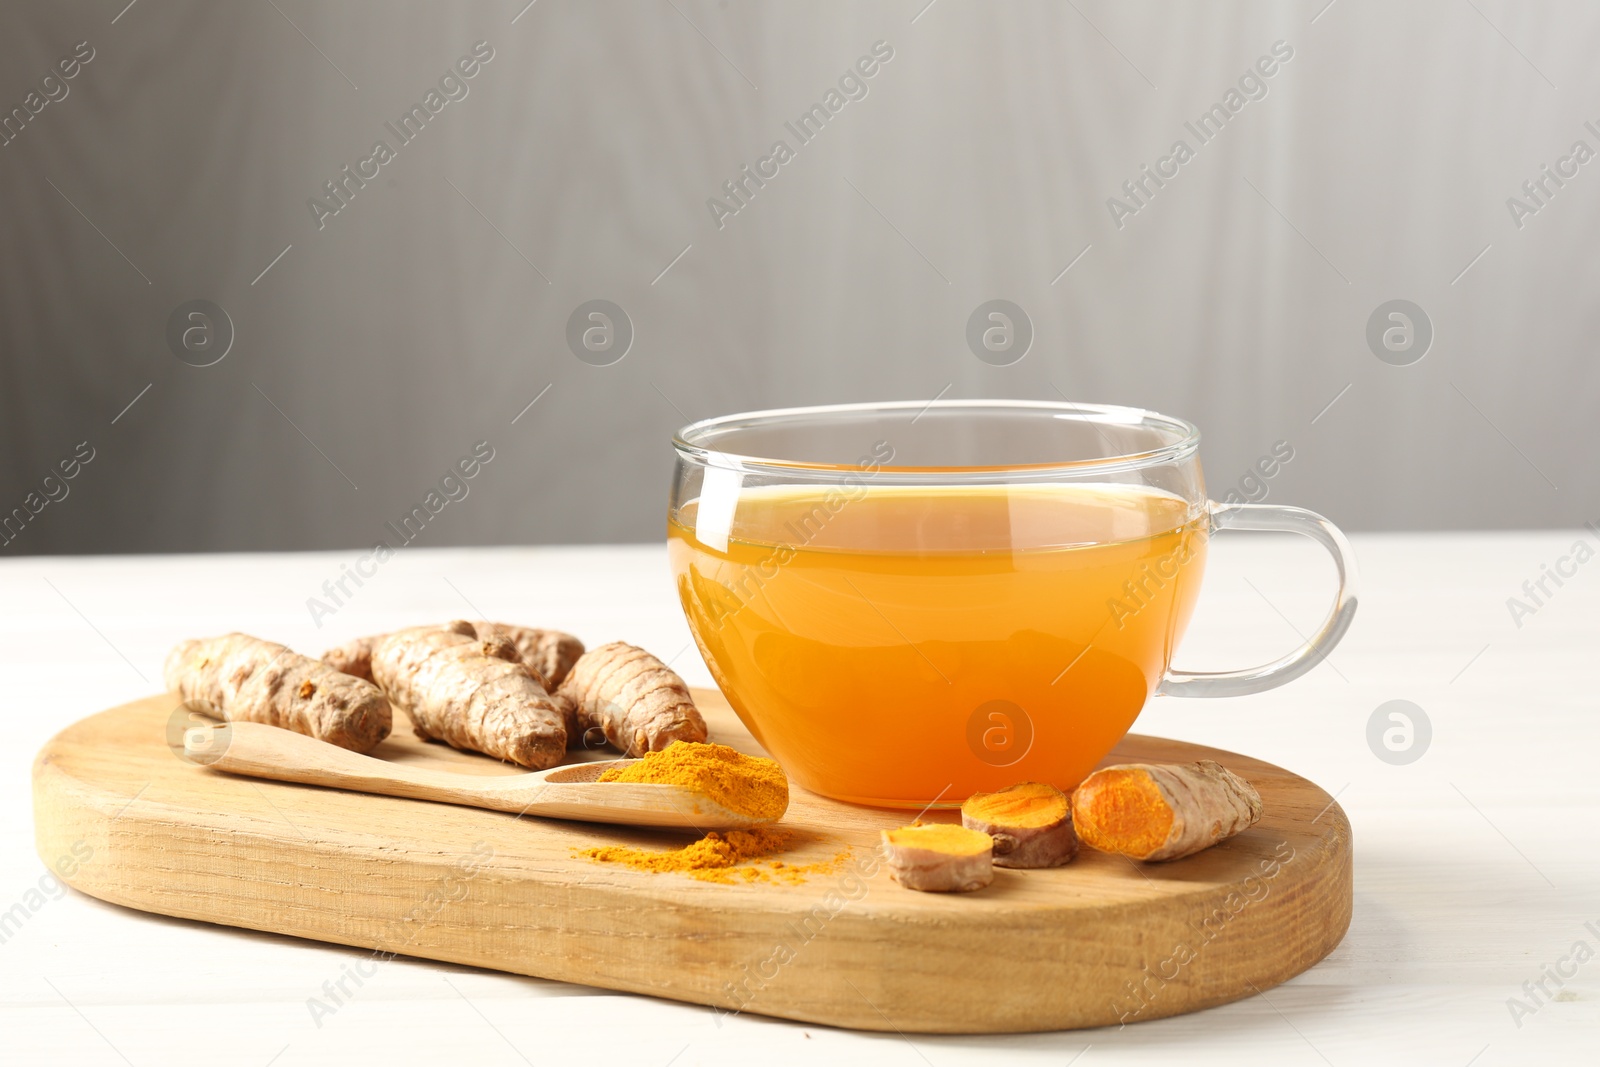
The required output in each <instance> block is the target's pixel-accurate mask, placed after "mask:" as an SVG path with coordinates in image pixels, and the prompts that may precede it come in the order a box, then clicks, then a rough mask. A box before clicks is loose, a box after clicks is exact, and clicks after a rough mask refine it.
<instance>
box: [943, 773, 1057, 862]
mask: <svg viewBox="0 0 1600 1067" xmlns="http://www.w3.org/2000/svg"><path fill="white" fill-rule="evenodd" d="M961 825H962V826H965V827H966V828H967V829H969V830H981V831H982V832H984V833H986V834H988V835H989V836H990V837H991V838H993V839H994V864H995V866H996V867H1059V866H1060V865H1061V864H1063V863H1070V862H1071V861H1072V858H1073V857H1074V856H1076V855H1077V854H1078V834H1077V832H1076V831H1075V830H1074V829H1073V828H1072V809H1071V807H1070V805H1069V804H1068V802H1067V795H1066V794H1065V793H1063V792H1062V791H1061V790H1059V789H1057V788H1056V787H1055V786H1053V785H1044V784H1042V783H1040V782H1022V783H1019V784H1018V785H1014V786H1012V787H1010V788H1009V789H1002V790H1000V791H999V792H998V793H974V794H973V795H972V796H970V797H968V798H967V802H966V803H965V804H962V805H961Z"/></svg>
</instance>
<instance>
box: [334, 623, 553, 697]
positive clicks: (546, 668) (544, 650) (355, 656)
mask: <svg viewBox="0 0 1600 1067" xmlns="http://www.w3.org/2000/svg"><path fill="white" fill-rule="evenodd" d="M459 626H465V627H466V629H465V631H462V630H460V629H459V628H458V624H457V623H449V624H447V627H448V628H455V629H457V632H464V633H465V635H466V636H468V637H477V638H478V639H479V640H487V639H488V638H489V637H490V636H492V635H493V634H495V633H500V634H504V635H505V636H506V637H507V638H508V639H510V641H511V643H512V645H514V646H515V648H516V653H517V654H516V658H517V659H519V660H521V661H522V663H523V664H525V665H526V666H528V667H530V668H532V669H533V670H535V671H537V672H538V674H539V678H540V679H541V681H542V682H543V684H544V687H545V689H546V690H547V691H549V692H554V691H555V688H556V686H558V685H560V684H561V682H562V681H563V680H564V679H565V678H566V676H567V672H568V671H570V670H571V669H572V665H573V664H574V663H576V662H577V661H578V657H579V656H581V655H583V642H582V641H580V640H578V639H577V638H576V637H573V636H572V635H571V634H569V633H562V632H561V631H560V630H539V629H535V628H534V627H531V626H517V625H515V624H513V623H507V622H463V623H459ZM388 636H389V635H388V634H374V635H372V636H371V637H358V638H356V639H355V640H354V641H347V642H346V643H344V644H342V645H339V646H338V647H336V648H330V649H328V651H326V652H324V653H323V654H322V661H323V662H324V663H326V664H328V666H330V667H332V668H334V669H335V670H339V671H343V672H344V673H345V674H349V675H354V676H355V677H357V678H365V679H366V680H367V681H369V682H370V681H372V650H373V649H374V648H376V647H377V645H378V642H380V641H382V640H383V639H384V638H386V637H388Z"/></svg>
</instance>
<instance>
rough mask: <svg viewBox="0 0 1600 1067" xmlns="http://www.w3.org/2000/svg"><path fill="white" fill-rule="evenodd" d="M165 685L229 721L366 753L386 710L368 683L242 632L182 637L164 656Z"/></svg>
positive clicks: (380, 734)
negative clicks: (280, 730)
mask: <svg viewBox="0 0 1600 1067" xmlns="http://www.w3.org/2000/svg"><path fill="white" fill-rule="evenodd" d="M164 674H165V676H166V683H167V688H168V689H170V690H172V691H173V692H176V693H178V694H180V695H181V696H182V697H183V699H184V702H185V703H186V704H188V705H189V706H191V707H193V708H195V709H197V710H200V711H204V712H206V713H208V714H212V715H215V716H217V717H218V718H222V719H225V720H227V721H228V722H264V723H266V724H268V725H269V726H281V727H283V728H284V729H285V730H293V731H294V732H296V733H301V734H307V735H309V736H311V737H315V738H317V739H318V740H321V741H327V742H328V743H329V744H334V745H338V746H339V747H340V748H348V749H350V750H351V751H353V752H370V751H372V749H373V748H374V747H375V746H376V745H377V744H378V742H379V741H382V740H383V739H384V738H385V737H388V736H389V728H390V725H391V722H392V718H393V713H392V712H391V711H390V710H389V701H388V700H386V699H385V698H384V695H383V694H382V693H381V692H379V690H378V687H377V686H375V685H373V684H372V683H371V682H365V681H362V680H361V679H359V678H352V677H350V676H349V675H346V674H341V673H340V672H338V671H336V670H334V669H333V668H332V667H329V666H328V665H327V664H325V663H323V662H321V661H320V660H314V659H311V658H310V657H309V656H302V655H300V654H299V653H297V652H293V651H291V650H290V649H288V648H286V647H285V646H283V645H280V644H277V643H276V642H273V641H263V640H261V639H260V638H259V637H251V636H250V635H249V634H239V633H234V634H225V635H223V636H222V637H212V638H206V639H201V640H194V641H184V642H182V643H180V644H179V645H177V646H176V647H175V648H173V650H172V652H171V653H169V654H168V656H167V662H166V665H165V668H164Z"/></svg>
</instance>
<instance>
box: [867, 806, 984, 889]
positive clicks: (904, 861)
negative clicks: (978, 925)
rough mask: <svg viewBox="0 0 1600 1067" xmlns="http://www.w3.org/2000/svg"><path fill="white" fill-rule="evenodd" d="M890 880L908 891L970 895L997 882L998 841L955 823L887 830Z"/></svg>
mask: <svg viewBox="0 0 1600 1067" xmlns="http://www.w3.org/2000/svg"><path fill="white" fill-rule="evenodd" d="M882 833H883V852H884V858H885V859H886V860H887V862H888V867H889V877H891V878H893V879H894V880H895V881H897V882H899V883H900V884H901V885H903V886H905V887H906V888H907V889H920V890H923V891H925V892H934V893H950V892H955V893H966V892H969V891H971V890H974V889H982V888H983V887H984V886H986V885H988V884H989V883H990V882H992V881H994V862H993V850H994V841H993V840H992V839H991V838H990V837H989V835H988V834H986V833H983V832H981V831H978V830H969V829H967V828H966V827H964V826H957V825H955V824H954V823H928V824H926V825H925V824H922V823H918V824H916V825H913V826H903V827H901V828H900V829H898V830H884V831H882Z"/></svg>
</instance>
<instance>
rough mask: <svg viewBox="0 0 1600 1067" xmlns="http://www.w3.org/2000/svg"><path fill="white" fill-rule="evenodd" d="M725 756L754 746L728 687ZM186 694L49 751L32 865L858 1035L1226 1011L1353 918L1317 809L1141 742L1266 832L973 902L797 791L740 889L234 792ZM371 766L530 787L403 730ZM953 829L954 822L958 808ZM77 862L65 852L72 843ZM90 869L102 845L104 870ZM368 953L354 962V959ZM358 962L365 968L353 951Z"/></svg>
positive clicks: (649, 836) (559, 847) (284, 928)
mask: <svg viewBox="0 0 1600 1067" xmlns="http://www.w3.org/2000/svg"><path fill="white" fill-rule="evenodd" d="M696 699H697V700H698V701H699V703H700V706H701V708H702V709H703V710H704V711H705V713H706V718H707V720H708V721H709V723H710V725H711V728H712V733H713V739H715V740H718V741H721V742H723V743H726V744H731V745H733V746H734V747H736V748H739V749H742V750H744V751H746V752H751V753H760V752H761V749H760V748H759V746H757V745H756V743H755V742H754V741H753V740H752V739H751V737H750V734H749V733H748V732H747V731H746V730H745V729H744V727H743V726H742V725H741V724H740V723H739V721H738V719H737V718H736V717H735V716H734V714H733V712H732V711H731V710H730V709H729V707H728V705H727V704H726V702H725V701H723V699H722V698H721V696H720V695H719V694H717V693H715V692H708V691H697V693H696ZM185 722H186V715H185V713H184V712H183V711H182V709H181V708H179V706H178V701H177V698H176V697H173V696H158V697H150V698H148V699H145V700H139V701H135V702H134V703H132V704H126V705H124V706H122V707H119V708H113V709H111V710H109V711H104V712H101V713H100V714H98V715H94V716H92V717H90V718H88V719H85V720H83V721H82V722H79V723H77V724H76V725H74V726H71V727H69V728H68V729H66V730H64V731H63V732H62V733H60V734H59V735H57V736H56V737H55V738H54V739H53V740H51V741H50V743H49V744H48V745H46V746H45V748H44V750H43V751H42V752H40V754H39V757H38V759H37V761H36V762H35V765H34V776H33V778H34V818H35V825H36V836H37V843H38V849H39V854H40V856H41V857H44V858H45V859H46V862H48V863H51V864H52V865H55V864H56V862H57V860H58V859H60V858H61V857H64V856H67V857H70V856H74V855H77V856H80V857H81V856H83V855H84V854H85V853H89V855H90V858H89V859H88V860H87V861H86V862H82V863H81V864H79V863H76V862H73V863H69V864H66V865H65V866H64V867H63V868H58V869H60V870H61V871H62V873H63V875H64V880H65V881H66V882H68V883H69V884H71V885H72V886H73V887H74V888H76V889H79V890H81V891H83V892H85V893H88V894H90V895H92V896H96V897H99V898H101V899H103V900H108V901H111V902H113V903H116V904H122V905H126V906H128V907H132V908H139V909H142V910H144V911H152V912H157V913H160V914H163V915H174V916H179V917H182V918H187V919H200V920H204V921H206V922H213V923H222V924H226V925H229V926H241V927H246V928H249V929H255V930H267V931H271V932H273V933H279V934H292V935H295V936H298V937H307V938H313V939H315V940H318V941H330V942H334V943H337V944H344V945H351V946H355V947H358V948H360V949H363V950H366V951H381V952H383V953H388V954H399V955H409V956H418V957H423V958H427V959H436V960H447V961H449V962H452V963H462V964H470V965H475V966H480V967H489V968H494V969H497V970H503V971H513V972H516V973H519V974H529V975H537V976H539V977H542V978H552V979H559V980H562V981H567V982H578V983H582V984H585V985H593V986H602V987H605V988H608V989H618V990H627V991H630V992H635V993H647V994H651V995H654V996H661V997H670V998H672V999H674V1000H684V1001H691V1002H695V1003H701V1004H709V1005H713V1006H715V1007H716V1008H718V1009H720V1010H725V1011H730V1012H732V1011H748V1012H753V1013H758V1014H765V1015H775V1016H780V1017H782V1018H787V1019H799V1020H804V1021H807V1022H814V1023H824V1024H831V1025H835V1026H845V1027H853V1028H857V1029H864V1030H901V1031H908V1032H915V1031H921V1032H939V1033H996V1032H1007V1031H1029V1030H1054V1029H1067V1028H1075V1027H1088V1026H1102V1025H1107V1024H1114V1023H1118V1022H1134V1021H1140V1020H1144V1019H1154V1018H1160V1017H1162V1016H1167V1015H1174V1014H1178V1013H1180V1012H1188V1011H1194V1010H1197V1009H1200V1008H1205V1007H1210V1006H1213V1005H1217V1004H1224V1003H1227V1002H1228V1001H1232V1000H1237V999H1239V998H1241V997H1245V996H1250V995H1252V994H1253V993H1254V992H1256V991H1258V990H1262V989H1266V988H1269V987H1271V986H1274V985H1276V984H1278V983H1279V982H1282V981H1284V980H1286V979H1288V978H1290V977H1292V976H1294V975H1296V974H1298V973H1300V972H1301V971H1303V970H1305V969H1306V968H1308V967H1310V966H1311V965H1312V964H1314V963H1316V962H1317V961H1318V960H1320V959H1322V958H1323V957H1324V956H1326V955H1327V954H1328V953H1329V952H1330V951H1331V950H1332V949H1333V947H1334V946H1335V945H1337V944H1338V943H1339V940H1340V939H1341V938H1342V937H1343V936H1344V932H1345V930H1346V928H1347V927H1348V926H1349V923H1350V907H1351V866H1350V824H1349V822H1348V821H1347V820H1346V818H1345V814H1344V812H1343V811H1342V810H1341V809H1340V807H1339V806H1338V805H1337V804H1336V803H1334V801H1333V798H1332V797H1330V796H1329V795H1328V794H1327V793H1325V792H1324V791H1323V790H1321V789H1320V788H1318V787H1317V786H1315V785H1313V784H1311V783H1310V782H1308V781H1306V780H1304V779H1302V778H1298V777H1296V776H1295V775H1293V774H1290V773H1289V772H1287V771H1284V770H1281V769H1279V768H1277V767H1274V766H1271V765H1270V764H1266V763H1262V762H1260V761H1258V760H1253V759H1250V758H1248V757H1246V756H1239V755H1234V754H1232V753H1227V752H1219V751H1216V750H1213V749H1208V748H1203V747H1200V746H1196V745H1189V744H1184V743H1181V742H1177V741H1167V740H1163V739H1160V738H1155V737H1142V736H1137V735H1134V736H1130V737H1128V738H1127V739H1126V740H1124V741H1123V743H1122V744H1121V745H1120V746H1119V747H1118V749H1117V750H1116V751H1115V752H1114V753H1113V754H1112V756H1111V758H1110V759H1109V760H1108V762H1128V761H1132V760H1157V761H1189V760H1195V759H1200V758H1210V759H1215V760H1217V761H1218V762H1220V763H1222V764H1223V765H1224V766H1226V767H1229V768H1231V769H1232V770H1235V771H1237V772H1239V773H1241V774H1243V775H1244V776H1245V777H1246V778H1248V779H1249V780H1250V781H1251V782H1252V783H1254V784H1255V786H1256V787H1257V788H1258V789H1259V790H1260V791H1261V796H1262V799H1263V801H1264V803H1265V807H1266V814H1265V817H1264V818H1263V819H1262V821H1261V822H1260V823H1259V824H1257V825H1256V826H1255V827H1254V828H1252V829H1251V830H1249V831H1247V832H1246V833H1244V834H1241V835H1239V836H1238V837H1236V838H1234V839H1233V840H1231V841H1228V842H1226V843H1224V844H1222V845H1220V846H1218V847H1216V848H1212V849H1210V850H1208V851H1206V852H1203V853H1201V854H1199V855H1198V856H1193V857H1190V858H1189V859H1185V860H1180V861H1177V862H1174V863H1168V864H1155V865H1137V864H1134V863H1132V862H1130V861H1128V860H1125V859H1122V858H1120V857H1116V856H1109V855H1104V854H1101V853H1097V852H1093V851H1090V850H1087V849H1086V850H1084V851H1083V852H1082V853H1081V854H1080V856H1079V858H1078V859H1077V860H1076V861H1075V862H1074V863H1072V864H1071V865H1070V866H1067V867H1062V868H1057V869H1054V870H1042V871H1011V870H1001V869H997V870H996V873H995V880H994V884H993V885H991V886H989V887H988V888H986V889H983V890H980V891H978V892H976V893H968V894H959V895H946V894H933V893H915V892H911V891H909V890H906V889H903V888H901V887H900V886H898V885H896V884H895V883H893V882H892V881H890V879H889V877H888V874H887V872H886V871H885V870H883V869H882V866H881V863H880V862H879V860H878V856H877V852H876V847H877V841H878V831H879V830H880V829H885V828H892V827H895V826H900V825H904V824H905V823H906V822H907V821H908V820H909V817H910V815H911V814H912V813H907V812H885V811H878V810H875V809H868V808H857V807H852V806H849V805H846V804H840V803H837V802H834V801H831V800H826V799H824V798H822V797H818V796H815V795H813V794H810V793H807V792H805V791H804V790H800V789H795V791H794V797H793V802H792V803H791V805H790V808H789V813H788V815H786V816H785V818H784V821H783V825H787V826H789V827H792V828H794V829H795V830H796V831H797V834H796V843H795V847H794V848H793V849H792V850H791V851H790V852H789V853H787V854H785V855H784V856H783V857H782V858H783V860H784V861H785V862H789V863H798V864H805V863H813V862H818V861H823V860H827V859H829V858H831V857H834V856H836V855H838V854H839V853H840V851H841V849H844V848H846V847H848V848H849V850H850V852H849V855H848V858H847V859H846V860H845V862H844V864H843V865H842V867H841V868H840V869H839V870H838V871H837V872H836V873H832V874H827V875H817V876H812V877H810V878H808V879H807V880H806V881H805V882H804V883H803V884H799V885H788V884H749V885H744V884H738V885H723V884H716V883H708V882H701V881H697V880H694V879H691V878H689V877H687V876H684V875H678V874H652V873H646V872H640V871H633V870H629V869H626V868H621V867H617V866H611V865H601V864H596V863H594V862H592V861H590V860H588V859H584V858H582V857H579V856H575V855H574V850H575V849H580V848H587V847H591V846H594V845H603V844H613V843H626V844H631V845H639V846H646V847H653V848H668V847H676V846H679V845H682V844H684V843H686V842H687V841H688V840H690V838H688V837H685V836H684V835H681V834H674V833H669V832H664V831H635V830H626V829H622V828H617V827H602V826H593V825H584V824H579V823H566V822H553V821H540V820H535V819H532V818H522V819H519V818H516V817H514V816H512V815H508V814H503V813H499V812H489V811H479V810H475V809H471V808H458V807H451V806H448V805H442V804H431V803H426V802H421V801H413V800H400V799H393V798H389V797H378V796H367V795H364V794H357V793H347V792H342V791H337V790H328V789H318V788H314V787H310V786H302V785H292V784H286V783H278V782H267V781H258V780H255V779H248V778H239V777H233V776H229V775H225V774H221V773H218V772H214V771H210V770H206V769H204V768H201V767H197V766H194V765H192V764H190V763H188V762H186V761H185V760H183V759H182V758H181V757H180V756H179V755H177V754H176V753H175V752H174V751H173V748H172V745H173V744H174V743H175V744H176V746H177V749H178V751H180V752H181V749H182V726H183V725H185ZM375 755H378V756H381V757H383V758H386V759H392V760H396V761H400V762H408V763H420V764H427V765H430V766H435V767H439V768H441V769H450V770H457V771H470V772H476V773H483V774H507V773H515V769H514V768H511V767H509V766H507V765H505V764H501V763H498V762H496V761H494V760H491V759H488V758H486V757H482V756H475V755H470V754H467V753H461V752H456V751H454V750H452V749H449V748H445V747H443V746H440V745H429V744H423V743H422V742H420V741H418V740H416V739H415V738H414V737H412V736H410V733H409V731H408V730H406V729H404V728H400V729H397V731H396V736H394V737H392V738H390V739H389V740H388V741H385V742H384V743H383V745H381V746H380V747H379V748H378V750H377V752H376V753H375ZM936 817H945V818H952V819H953V818H954V817H955V816H954V813H937V815H936ZM75 845H76V846H77V850H76V851H75V850H74V846H75ZM90 850H92V852H90ZM364 956H365V954H364V953H363V957H362V958H364ZM352 966H353V967H357V968H359V969H362V970H365V969H366V968H365V965H363V964H362V962H361V958H358V959H356V960H354V961H353V962H352Z"/></svg>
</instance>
